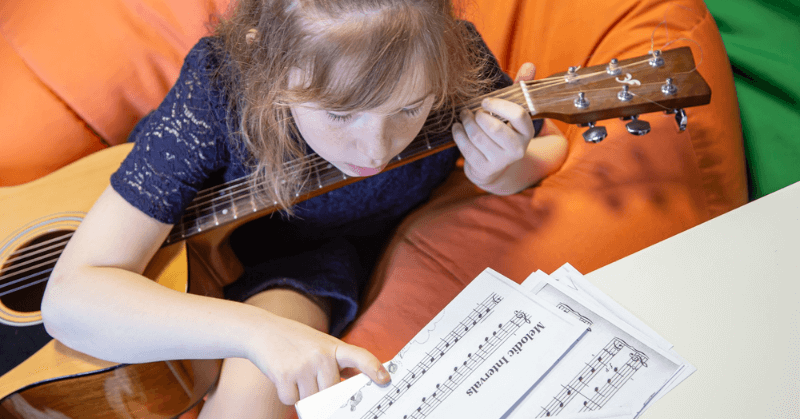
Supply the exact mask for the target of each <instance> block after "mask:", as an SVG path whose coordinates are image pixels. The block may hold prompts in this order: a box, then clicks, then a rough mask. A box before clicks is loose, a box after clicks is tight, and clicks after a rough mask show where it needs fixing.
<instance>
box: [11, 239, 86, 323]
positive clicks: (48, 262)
mask: <svg viewBox="0 0 800 419" xmlns="http://www.w3.org/2000/svg"><path fill="white" fill-rule="evenodd" d="M72 233H73V232H72V231H66V230H61V231H53V232H50V233H47V234H43V235H41V236H39V237H37V238H35V239H34V240H31V241H30V242H28V243H26V244H25V245H24V246H23V247H21V248H19V249H17V250H16V252H15V253H14V255H12V256H11V257H10V258H9V259H8V260H7V261H6V263H5V264H4V265H3V268H2V270H0V303H2V304H3V305H4V306H6V307H7V308H9V309H11V310H15V311H18V312H21V313H34V312H37V311H40V310H41V307H42V296H43V295H44V289H45V287H46V286H47V280H48V279H49V278H50V272H51V271H52V270H53V267H54V266H55V265H56V261H57V260H58V257H59V256H61V252H62V251H63V250H64V246H66V245H67V242H68V241H69V238H70V237H71V236H72Z"/></svg>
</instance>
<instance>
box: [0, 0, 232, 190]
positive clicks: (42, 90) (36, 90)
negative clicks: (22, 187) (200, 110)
mask: <svg viewBox="0 0 800 419" xmlns="http://www.w3.org/2000/svg"><path fill="white" fill-rule="evenodd" d="M79 3H80V4H78V3H77V2H69V1H66V2H64V1H59V2H31V1H26V0H4V1H2V2H0V35H2V38H3V46H2V47H0V48H2V50H0V53H2V55H0V62H2V63H3V66H4V67H11V68H12V70H13V71H14V77H15V78H14V81H15V82H19V84H18V85H16V86H8V85H9V84H11V83H3V85H4V86H5V87H3V88H2V89H0V99H2V101H0V102H3V103H4V110H5V112H2V114H0V124H2V126H3V127H4V135H3V136H2V137H1V138H0V147H1V148H0V149H2V150H4V151H5V150H14V154H12V153H5V152H4V153H3V154H2V157H0V185H10V184H17V183H22V182H25V181H29V180H33V179H35V178H36V177H39V176H41V175H43V174H45V173H47V172H49V171H52V170H53V169H55V168H58V167H61V166H63V165H66V164H67V163H69V162H71V161H73V160H75V159H77V158H79V157H81V156H84V155H86V154H88V153H90V152H92V151H95V150H97V149H98V148H102V147H103V146H104V144H103V142H102V140H100V138H102V139H104V140H105V141H106V142H107V143H109V144H119V143H122V142H124V141H125V140H126V138H127V136H128V133H129V132H130V131H131V129H132V128H133V126H134V125H135V124H136V122H137V121H138V120H139V119H140V118H141V117H142V116H143V115H145V114H146V113H147V112H149V111H150V110H151V109H153V108H155V107H156V106H157V105H158V104H159V103H160V102H161V100H162V99H163V97H164V96H165V95H166V93H167V90H168V89H169V88H170V87H171V86H172V84H173V83H174V81H175V80H176V79H177V76H178V72H179V70H180V66H181V64H182V63H183V58H184V56H185V55H186V53H187V52H188V51H189V49H190V48H191V47H192V45H194V43H195V42H197V40H198V39H199V38H200V37H201V36H203V35H204V34H205V33H207V29H206V23H207V21H208V18H209V16H211V15H212V14H214V13H217V11H218V10H222V9H223V8H224V7H225V5H226V4H227V0H91V1H88V2H87V1H82V2H79ZM78 6H79V7H78ZM7 61H13V62H7ZM5 69H6V68H4V70H5ZM3 74H4V76H5V74H6V73H5V71H4V72H3ZM6 80H7V79H6ZM12 104H14V105H12ZM18 104H21V107H18ZM8 127H11V128H13V130H12V131H10V132H9V131H7V130H6V129H7V128H8Z"/></svg>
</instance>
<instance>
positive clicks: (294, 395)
mask: <svg viewBox="0 0 800 419" xmlns="http://www.w3.org/2000/svg"><path fill="white" fill-rule="evenodd" d="M275 386H276V387H277V389H278V399H280V401H281V403H283V404H285V405H293V404H295V403H297V401H298V400H300V392H299V391H298V390H297V385H295V384H294V383H292V384H285V383H284V384H283V385H278V384H277V383H276V384H275Z"/></svg>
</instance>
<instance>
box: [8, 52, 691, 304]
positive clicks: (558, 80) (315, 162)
mask: <svg viewBox="0 0 800 419" xmlns="http://www.w3.org/2000/svg"><path fill="white" fill-rule="evenodd" d="M647 62H648V60H642V61H638V62H632V63H629V64H626V65H624V66H620V67H619V68H629V67H635V66H638V65H640V64H642V63H647ZM696 68H697V66H695V68H694V69H692V70H690V71H686V72H683V73H690V72H692V71H696ZM603 74H607V73H606V72H604V71H597V72H594V73H585V74H581V75H578V76H576V77H575V79H574V80H581V79H586V78H591V77H595V76H598V75H603ZM618 81H619V80H618ZM523 83H525V84H526V85H531V86H532V87H533V88H532V89H530V90H529V91H530V92H534V91H538V90H542V89H545V88H548V87H551V86H554V85H555V86H557V85H561V84H566V83H567V81H566V80H565V79H564V76H563V75H561V76H553V77H549V78H545V79H540V80H533V81H524V82H523ZM653 85H657V86H661V83H645V84H642V86H653ZM514 87H516V84H515V85H512V86H509V87H507V88H505V89H501V93H500V94H498V95H492V94H491V93H490V94H487V95H485V96H484V97H478V98H475V99H472V100H469V101H467V102H466V104H465V105H464V107H465V108H469V107H470V106H479V104H480V103H481V101H482V100H483V99H484V98H485V97H498V98H504V99H509V98H514V99H520V98H524V94H522V93H521V92H520V91H521V89H520V91H518V90H517V89H515V88H514ZM616 87H617V86H615V87H613V88H604V89H588V90H581V91H584V92H598V91H605V90H616ZM563 95H565V96H569V97H567V98H564V99H555V100H551V101H546V100H544V101H543V100H536V104H537V105H539V106H543V105H548V104H552V103H557V102H559V101H563V100H569V99H570V98H572V97H574V95H575V92H568V93H563ZM634 95H635V96H637V97H640V98H642V99H644V100H645V101H647V102H650V103H652V104H654V105H656V106H659V107H661V108H663V109H664V110H670V108H667V107H665V106H663V105H661V104H659V103H657V102H655V101H653V100H650V99H647V98H646V97H644V96H641V95H636V94H634ZM524 105H525V104H524V103H523V106H524ZM440 122H441V118H440ZM440 125H441V124H440ZM442 142H443V143H448V142H450V140H446V141H442ZM304 158H305V159H307V160H309V161H310V162H311V163H310V167H309V168H311V169H319V167H321V166H322V165H328V166H330V163H328V162H327V161H325V160H324V159H321V157H319V156H318V155H316V154H310V155H308V156H306V157H304ZM298 160H301V161H297V160H295V161H294V162H292V163H290V166H295V167H296V166H299V165H302V164H303V163H304V162H303V161H302V159H298ZM320 160H322V161H320ZM307 169H308V168H307ZM333 175H334V177H335V178H338V177H339V176H340V175H341V172H339V173H333ZM325 176H328V174H326V175H325ZM317 178H318V182H321V178H320V175H319V174H318V176H317ZM242 179H244V178H240V179H235V180H233V181H229V182H226V183H224V184H221V185H218V186H215V187H213V188H209V189H210V190H211V192H208V191H209V190H208V189H207V190H205V191H203V194H201V195H200V196H203V197H208V196H210V195H213V194H218V193H221V190H220V188H222V187H224V189H222V190H231V191H229V193H228V195H226V196H220V197H216V198H211V199H210V202H213V201H215V200H223V199H224V200H226V201H227V200H232V201H234V202H235V201H236V200H237V198H240V197H241V195H240V196H239V197H233V196H232V194H233V193H239V192H244V193H245V194H248V193H252V192H251V191H252V190H253V188H254V185H246V184H250V183H251V182H250V181H249V180H247V181H245V182H242ZM226 185H227V187H225V186H226ZM255 186H256V187H257V186H259V185H255ZM232 189H237V190H236V191H235V192H233V191H232ZM195 202H197V199H195V201H194V202H193V203H192V205H190V206H189V207H187V211H188V210H189V208H197V207H199V206H202V202H201V203H195ZM206 202H209V200H208V199H206ZM206 205H207V204H206ZM212 210H213V208H212ZM207 217H208V215H203V216H198V217H196V218H195V219H193V221H195V223H196V221H197V220H199V219H200V218H207ZM181 223H183V220H182V222H181ZM71 236H72V234H71V233H68V234H65V235H63V236H61V237H60V238H56V239H51V240H48V241H45V242H43V243H39V244H37V246H31V247H26V248H23V249H21V250H19V251H16V252H13V253H12V254H11V256H12V257H14V256H18V255H22V256H19V257H17V258H15V261H17V260H24V257H23V256H25V257H30V256H31V255H35V254H36V253H39V252H41V251H43V250H48V249H42V250H36V251H33V252H31V251H30V250H31V249H32V248H35V247H40V246H42V245H45V244H47V243H49V242H51V241H53V240H59V241H62V242H66V241H69V239H70V238H71ZM61 250H63V248H62V249H60V250H57V251H55V252H52V253H50V254H47V255H43V256H39V257H38V258H35V259H33V260H30V261H25V262H24V263H22V264H19V265H15V267H18V266H20V265H21V266H25V265H29V264H30V263H34V262H35V261H37V260H40V259H41V258H43V257H49V256H56V258H55V259H51V260H50V261H48V262H45V263H42V264H39V265H36V267H39V266H42V265H47V264H49V263H54V262H55V261H56V260H57V259H58V257H59V256H60V254H61ZM8 261H11V258H9V259H8ZM33 268H34V267H28V268H26V269H24V270H23V271H27V270H30V269H33ZM50 271H52V269H49V270H46V271H43V272H39V274H42V273H46V272H50ZM19 272H20V271H18V272H17V273H15V274H13V275H8V274H5V275H2V276H0V281H2V280H5V279H7V278H9V277H11V276H14V275H19ZM34 275H35V274H34ZM29 277H30V276H29ZM29 277H26V278H25V279H27V278H29ZM46 280H47V278H44V279H42V280H39V281H35V282H34V283H31V284H27V285H24V286H21V287H18V288H15V289H12V290H9V291H6V292H3V293H2V294H0V297H2V296H4V295H7V294H9V293H12V292H15V291H18V290H20V289H24V288H28V287H30V286H33V285H36V284H38V283H41V282H44V281H46ZM20 281H21V279H18V280H15V281H12V282H11V283H6V284H4V285H0V288H3V287H8V286H10V285H11V284H13V283H18V282H20Z"/></svg>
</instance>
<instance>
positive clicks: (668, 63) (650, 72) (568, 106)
mask: <svg viewBox="0 0 800 419" xmlns="http://www.w3.org/2000/svg"><path fill="white" fill-rule="evenodd" d="M512 88H516V89H518V90H519V92H518V94H517V95H514V96H515V97H513V98H509V99H510V100H515V101H516V102H518V103H519V104H520V105H522V106H523V107H526V108H527V109H528V110H529V111H530V112H531V115H533V116H535V117H537V118H551V119H556V120H559V121H563V122H567V123H570V124H579V125H584V126H590V127H592V128H590V129H589V131H587V133H586V134H584V138H585V139H586V141H588V142H598V141H600V140H602V139H603V138H605V129H604V128H602V127H595V126H594V123H595V122H597V121H600V120H604V119H612V118H623V119H632V120H633V121H632V122H630V123H628V131H630V132H631V133H632V134H635V135H644V134H646V133H647V132H649V131H650V126H649V124H648V123H647V122H646V121H642V120H638V115H640V114H644V113H649V112H659V111H666V112H668V113H674V114H676V121H677V123H678V127H679V129H681V130H683V129H685V128H686V113H685V112H684V111H683V108H687V107H692V106H700V105H706V104H708V103H709V102H710V101H711V89H710V88H709V87H708V84H707V83H706V81H705V80H704V79H703V77H702V76H701V75H700V73H698V72H697V69H696V66H695V62H694V58H693V57H692V51H691V49H690V48H689V47H681V48H676V49H672V50H667V51H656V52H654V53H650V54H648V55H643V56H641V57H636V58H630V59H626V60H622V61H616V60H612V61H611V62H610V63H608V64H604V65H597V66H593V67H587V68H581V69H575V68H571V69H570V70H569V71H565V72H563V73H557V74H553V75H552V76H550V77H548V78H545V79H541V80H534V81H530V82H520V83H518V84H517V85H515V86H513V87H512ZM504 90H505V89H504Z"/></svg>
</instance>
